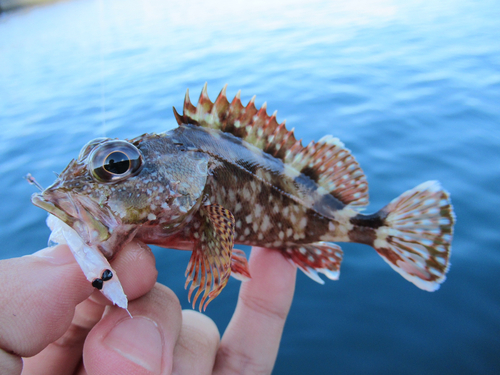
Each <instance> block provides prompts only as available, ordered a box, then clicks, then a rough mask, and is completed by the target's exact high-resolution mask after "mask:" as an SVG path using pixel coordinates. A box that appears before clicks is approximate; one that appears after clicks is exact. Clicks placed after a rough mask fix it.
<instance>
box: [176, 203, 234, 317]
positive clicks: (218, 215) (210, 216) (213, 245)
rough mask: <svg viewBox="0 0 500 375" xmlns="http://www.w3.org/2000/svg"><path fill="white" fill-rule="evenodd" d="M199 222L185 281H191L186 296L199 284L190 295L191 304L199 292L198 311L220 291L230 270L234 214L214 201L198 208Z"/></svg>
mask: <svg viewBox="0 0 500 375" xmlns="http://www.w3.org/2000/svg"><path fill="white" fill-rule="evenodd" d="M199 215H200V220H201V226H200V231H199V233H198V234H199V236H198V241H197V242H196V243H195V247H194V249H193V253H192V254H191V259H190V260H189V264H188V267H187V269H186V276H187V280H186V284H185V287H186V288H187V286H188V285H189V283H190V282H191V287H190V288H189V295H188V299H189V300H191V295H192V293H193V291H194V290H195V289H196V288H198V291H197V292H196V294H195V296H194V298H193V308H194V306H195V304H196V301H197V299H198V297H199V296H200V294H201V293H202V292H203V297H202V299H201V302H200V307H199V308H200V311H201V309H202V308H203V310H205V309H206V307H207V305H208V304H209V303H210V301H212V300H213V299H214V298H215V297H217V296H218V295H219V293H220V292H221V291H222V289H223V288H224V287H225V286H226V284H227V281H228V279H229V276H230V274H231V251H232V249H233V234H234V217H233V214H231V212H229V211H228V210H226V209H225V208H224V207H222V206H219V205H217V204H213V205H209V206H202V207H201V208H200V211H199Z"/></svg>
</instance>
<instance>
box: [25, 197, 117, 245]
mask: <svg viewBox="0 0 500 375" xmlns="http://www.w3.org/2000/svg"><path fill="white" fill-rule="evenodd" d="M31 202H32V203H33V204H34V205H35V206H37V207H40V208H42V209H43V210H45V211H47V212H48V213H50V214H52V215H54V216H56V217H57V218H59V219H60V220H62V221H63V222H64V223H66V224H67V225H69V226H70V227H71V228H73V229H74V230H75V231H76V232H77V233H78V234H79V235H80V237H81V238H82V239H83V240H84V242H86V243H87V245H90V246H92V245H95V244H99V243H102V242H104V241H106V240H107V239H108V238H109V237H110V236H111V230H110V228H108V227H107V226H106V225H104V224H103V223H102V222H100V221H99V220H98V219H96V218H95V217H94V216H93V215H92V213H91V212H90V211H89V210H88V209H87V208H86V207H85V206H84V205H82V204H80V203H79V202H78V199H74V198H73V196H72V194H71V193H69V192H68V193H67V192H61V191H59V190H58V189H51V188H47V189H46V190H44V191H43V192H41V193H35V194H33V195H32V196H31ZM63 206H65V209H63V208H62V207H63ZM68 211H69V212H68Z"/></svg>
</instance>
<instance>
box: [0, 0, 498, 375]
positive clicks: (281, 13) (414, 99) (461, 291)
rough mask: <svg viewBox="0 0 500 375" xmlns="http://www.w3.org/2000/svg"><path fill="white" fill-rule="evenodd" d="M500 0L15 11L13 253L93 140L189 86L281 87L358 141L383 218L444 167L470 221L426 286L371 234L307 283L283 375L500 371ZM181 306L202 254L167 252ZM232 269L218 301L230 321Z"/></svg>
mask: <svg viewBox="0 0 500 375" xmlns="http://www.w3.org/2000/svg"><path fill="white" fill-rule="evenodd" d="M499 20H500V3H499V2H498V1H494V0H483V1H480V2H479V1H464V0H444V1H439V2H437V1H436V2H431V1H418V0H393V1H391V0H386V1H385V0H379V1H367V0H365V1H363V0H358V1H356V0H354V1H350V2H346V1H340V0H336V1H332V0H326V1H310V0H308V1H283V2H282V3H271V2H269V1H257V2H256V1H252V2H249V1H232V2H231V3H230V4H225V5H222V4H221V3H219V2H217V1H213V0H209V1H207V0H205V1H186V0H184V1H182V2H179V3H178V4H172V3H171V2H165V1H161V0H149V1H137V0H135V1H131V0H106V1H97V0H94V1H84V0H74V1H68V2H61V3H56V4H52V5H49V6H43V7H36V8H32V9H28V10H23V11H18V12H14V13H8V14H3V15H2V16H0V129H1V131H0V140H1V142H0V210H1V212H2V215H1V217H0V241H1V243H2V250H1V253H0V258H8V257H14V256H20V255H23V254H28V253H32V252H34V251H35V250H37V249H40V248H42V247H44V246H45V244H46V241H47V237H48V234H49V231H48V229H47V228H46V227H45V224H44V221H45V217H46V215H45V213H44V212H43V211H42V210H40V209H38V208H36V207H34V206H33V205H31V203H30V195H31V194H32V193H33V192H34V188H33V187H32V186H29V185H28V184H27V183H26V182H25V181H24V180H23V179H22V176H24V175H25V174H26V173H27V172H31V173H32V174H33V175H35V176H36V178H37V179H38V181H39V182H40V183H41V184H42V185H43V186H47V185H49V184H50V183H51V182H52V181H53V180H54V175H53V173H52V172H53V171H55V172H60V171H61V170H62V169H63V168H64V167H65V166H66V165H67V163H68V162H69V160H70V159H71V158H73V157H75V156H77V155H78V152H79V150H80V148H81V146H82V145H83V144H84V143H86V142H87V141H88V140H90V139H92V138H95V137H99V136H110V137H120V138H127V137H134V136H137V135H139V134H142V133H144V132H162V131H165V130H168V129H171V128H173V127H174V126H175V120H174V118H173V115H172V112H171V107H172V106H173V105H175V106H176V107H177V108H180V107H182V102H183V97H184V92H185V90H186V88H189V89H190V90H191V91H190V92H191V98H192V100H194V101H195V100H196V99H197V97H198V95H199V92H200V91H201V88H202V86H203V84H204V83H205V82H208V91H209V94H210V96H211V97H212V98H213V97H215V96H216V95H217V94H218V92H219V90H220V89H221V88H222V87H223V85H224V84H225V83H228V84H229V87H228V96H229V97H232V96H234V95H235V94H236V92H237V91H238V89H241V90H242V101H243V102H244V103H245V102H246V101H248V100H249V99H250V98H251V97H252V96H253V95H254V94H256V95H257V100H256V104H258V105H262V103H263V102H264V101H267V104H268V111H269V112H270V113H272V112H273V111H274V110H275V109H278V110H279V112H278V120H279V121H281V120H283V119H285V118H286V119H287V124H288V126H289V127H295V131H296V135H297V136H298V137H299V138H300V137H302V138H303V140H304V142H309V141H310V140H312V139H319V138H320V137H322V136H323V135H325V134H333V135H335V136H337V137H339V138H340V139H341V140H342V141H343V142H344V143H345V144H346V145H347V146H348V147H349V148H350V149H351V150H352V152H353V154H354V155H355V156H356V158H357V160H358V161H359V163H360V164H361V166H362V168H363V169H364V171H365V172H366V175H367V177H368V181H369V183H370V193H371V204H370V206H369V209H368V212H373V211H375V210H377V209H379V208H381V207H382V206H383V205H385V204H386V203H387V202H388V201H390V200H391V199H392V198H394V197H396V196H397V195H399V194H400V193H402V192H403V191H405V190H407V189H409V188H412V187H413V186H415V185H417V184H419V183H420V182H423V181H426V180H431V179H437V180H440V181H441V182H442V184H443V185H444V186H445V188H446V189H447V190H449V192H450V193H451V196H452V200H453V203H454V206H455V211H456V215H457V218H458V221H457V225H456V232H455V238H454V241H453V254H452V258H451V262H452V267H451V269H450V272H449V274H448V279H447V281H446V282H445V283H444V284H443V286H442V287H441V289H440V290H439V291H438V292H435V293H427V292H423V291H421V290H419V289H417V288H415V287H414V286H413V285H412V284H410V283H408V282H406V281H405V280H403V279H402V278H401V277H400V276H399V275H397V274H396V273H395V272H393V271H392V270H391V269H390V267H388V266H387V265H386V264H385V263H384V262H383V261H382V260H381V259H380V258H379V257H378V255H377V254H376V253H375V252H374V251H373V250H371V249H370V248H368V247H365V246H362V245H352V244H344V245H342V247H343V249H344V251H345V260H344V262H343V265H342V274H341V278H340V280H339V281H337V282H333V281H327V282H326V284H325V285H324V286H321V285H318V284H316V283H314V282H312V281H311V280H310V279H308V278H307V277H305V276H303V275H302V274H300V275H299V277H298V280H297V289H296V296H295V300H294V303H293V305H292V309H291V312H290V315H289V318H288V322H287V325H286V327H285V332H284V334H283V341H282V345H281V348H280V352H279V356H278V360H277V363H276V367H275V371H274V374H309V373H314V374H320V375H322V374H325V375H327V374H328V375H330V374H336V373H339V374H340V373H344V374H361V373H366V374H388V373H391V374H395V373H398V374H424V373H425V374H443V373H453V374H470V373H478V374H479V373H481V374H493V373H500V287H499V285H500V240H499V235H498V233H497V230H498V228H499V223H500V220H499V218H498V214H497V213H498V207H499V206H500V197H499V189H500V188H499V186H500V152H499V151H500V42H499V41H500V27H499V26H500V24H499ZM154 251H155V254H156V256H157V266H158V268H159V271H160V275H159V281H160V282H162V283H164V284H166V285H168V286H169V287H170V288H172V289H173V290H174V291H175V292H176V293H177V294H178V296H179V298H180V300H181V302H182V303H183V305H184V306H185V307H187V306H188V304H187V293H186V292H185V291H184V288H183V285H184V280H185V279H184V270H185V267H186V265H187V262H188V258H189V253H187V252H178V251H168V250H159V249H155V250H154ZM238 288H239V282H238V281H236V280H234V279H232V280H231V281H230V282H229V284H228V286H227V287H226V288H225V290H224V291H223V293H222V294H221V295H220V296H219V297H218V298H217V299H216V300H215V301H214V302H212V303H211V305H210V306H209V309H208V312H207V314H208V315H209V316H210V317H212V318H213V319H214V320H215V321H216V323H217V324H218V326H219V328H220V329H221V331H223V330H224V328H225V326H226V325H227V323H228V321H229V319H230V317H231V314H232V311H233V310H234V306H235V304H236V299H237V293H238Z"/></svg>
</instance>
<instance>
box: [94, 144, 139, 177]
mask: <svg viewBox="0 0 500 375" xmlns="http://www.w3.org/2000/svg"><path fill="white" fill-rule="evenodd" d="M142 164H143V159H142V154H141V152H140V151H139V149H138V148H137V147H135V146H134V145H132V144H131V143H128V142H126V141H117V140H113V141H107V142H104V143H101V144H99V145H98V146H96V147H95V148H94V149H93V150H92V152H91V153H90V156H89V164H88V165H89V170H90V173H91V174H92V176H93V177H94V178H95V179H96V180H98V181H100V182H116V181H119V180H122V179H124V178H128V177H130V176H135V175H136V174H137V173H139V172H140V170H141V167H142Z"/></svg>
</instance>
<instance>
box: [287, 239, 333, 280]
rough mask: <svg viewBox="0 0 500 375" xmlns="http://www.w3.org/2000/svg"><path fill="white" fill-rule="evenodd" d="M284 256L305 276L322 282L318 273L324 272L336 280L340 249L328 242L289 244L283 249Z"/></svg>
mask: <svg viewBox="0 0 500 375" xmlns="http://www.w3.org/2000/svg"><path fill="white" fill-rule="evenodd" d="M284 255H285V257H287V258H289V259H290V261H292V262H293V263H294V264H296V265H297V267H298V268H300V269H301V270H302V271H303V272H304V273H305V274H306V275H307V276H309V277H310V278H311V279H313V280H314V281H316V282H318V283H320V284H324V283H325V282H324V281H323V280H322V279H321V278H320V277H319V275H318V273H322V274H324V275H325V276H326V277H328V278H329V279H330V280H338V278H339V275H340V263H341V262H342V257H343V253H342V249H341V248H340V246H338V245H336V244H333V243H330V242H316V243H312V244H307V245H295V246H289V247H287V248H286V249H285V252H284Z"/></svg>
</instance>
